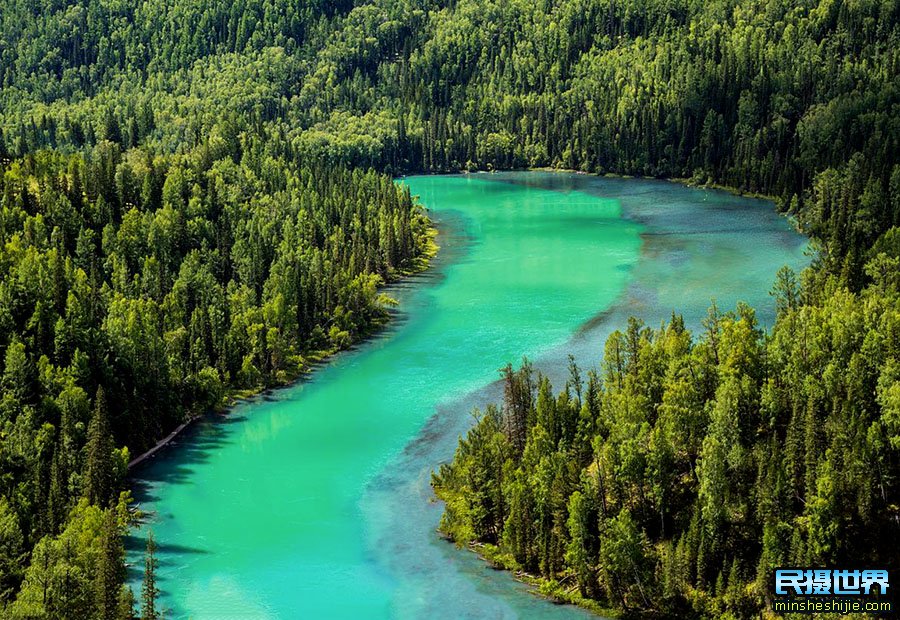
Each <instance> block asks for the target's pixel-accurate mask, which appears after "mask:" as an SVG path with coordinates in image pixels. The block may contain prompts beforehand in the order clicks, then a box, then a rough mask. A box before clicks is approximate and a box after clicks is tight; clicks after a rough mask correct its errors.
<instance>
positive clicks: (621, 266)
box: [128, 172, 807, 620]
mask: <svg viewBox="0 0 900 620" xmlns="http://www.w3.org/2000/svg"><path fill="white" fill-rule="evenodd" d="M400 182H403V183H407V184H408V185H409V186H410V188H411V190H412V193H413V194H418V195H419V196H420V197H421V201H422V204H423V205H424V206H425V207H427V208H428V209H429V213H430V215H431V216H432V218H433V219H434V220H435V221H436V222H437V224H438V226H439V229H440V230H441V234H440V237H439V240H438V242H439V244H440V246H441V250H440V252H439V255H438V257H437V259H436V260H435V261H434V263H433V265H432V267H431V268H430V269H429V270H428V271H427V272H426V273H424V274H421V275H419V276H416V277H414V278H411V279H409V280H407V281H404V282H403V283H401V284H399V285H397V286H394V287H392V288H391V289H390V291H389V294H391V295H392V296H393V297H396V298H397V299H399V301H400V305H399V308H398V310H397V315H396V316H395V318H394V320H393V321H392V322H391V324H390V325H389V326H388V328H387V329H385V330H384V331H383V332H382V333H380V334H378V335H377V336H376V337H375V338H373V339H372V340H370V341H368V342H365V343H363V344H361V345H360V346H358V347H357V348H355V349H354V350H352V351H350V352H347V353H344V354H341V355H339V356H337V357H335V358H334V359H333V360H332V361H331V362H329V363H328V364H327V365H325V366H324V367H323V368H320V369H318V370H316V371H315V372H314V373H313V374H312V375H311V377H310V378H309V379H308V380H305V381H302V382H300V383H298V384H296V385H294V386H292V387H289V388H285V389H281V390H277V391H275V392H272V393H269V394H267V395H265V396H262V397H259V398H256V399H253V400H252V401H249V402H244V403H241V404H240V405H238V406H237V407H235V408H234V410H233V411H232V412H230V413H229V414H228V415H227V416H210V417H209V418H208V419H204V420H203V421H201V422H200V423H198V424H196V425H195V426H194V427H193V428H191V429H190V430H189V431H187V432H186V433H185V434H184V435H182V436H181V437H180V438H179V439H178V441H177V442H176V445H174V446H173V447H172V448H169V449H166V450H164V451H162V452H161V453H159V454H158V455H157V456H156V457H155V458H153V459H150V460H149V461H148V462H147V464H146V465H143V466H141V467H140V468H139V469H138V470H137V471H136V472H134V477H135V480H134V482H135V486H136V487H137V488H136V492H135V497H136V498H137V500H138V502H139V504H140V508H141V509H142V510H143V511H145V512H147V522H146V524H145V525H144V526H143V527H142V528H141V529H140V530H137V531H135V532H134V533H133V536H132V537H131V538H130V540H129V556H128V560H129V563H130V566H131V568H130V570H131V575H130V581H131V584H132V586H133V587H134V588H135V591H136V592H137V593H139V588H140V578H141V571H142V566H143V558H142V553H143V547H144V541H145V540H146V533H147V530H148V529H151V530H152V531H153V533H154V536H155V538H156V541H157V544H158V557H159V560H160V566H159V571H158V579H159V584H158V585H159V587H160V588H161V589H162V591H163V596H162V597H161V601H160V603H161V605H162V606H163V607H164V608H165V609H166V610H167V612H166V617H177V618H187V617H190V618H216V619H220V620H224V619H228V618H242V619H244V618H248V619H250V618H253V619H255V618H291V619H293V618H354V619H357V618H366V619H373V618H429V619H430V618H517V617H522V618H529V619H531V618H563V617H566V618H576V617H577V618H582V617H587V615H586V614H585V613H584V612H581V611H579V610H577V609H574V608H571V607H561V606H555V605H552V604H550V603H548V602H547V601H544V600H542V599H540V598H538V597H536V596H532V595H530V594H528V593H527V588H526V587H525V586H523V585H522V584H520V583H518V582H516V581H515V580H514V579H513V578H512V577H511V576H510V575H508V574H506V573H502V572H497V571H492V570H490V569H489V568H487V566H486V565H485V564H484V563H483V562H481V561H480V560H478V558H477V557H476V556H475V555H474V554H471V553H468V552H466V551H462V550H458V549H456V548H455V547H453V546H452V545H450V544H448V543H446V542H445V541H443V540H442V539H441V538H440V537H439V536H438V534H437V533H436V531H435V530H436V526H437V523H438V520H439V518H440V514H441V509H442V508H441V506H440V504H438V503H436V502H434V501H433V500H432V495H431V491H430V487H429V482H430V472H431V470H432V469H434V468H436V467H437V466H438V465H439V463H440V462H442V461H446V460H449V458H450V457H451V456H452V454H453V450H454V447H455V444H456V440H457V438H458V436H459V435H460V434H461V433H464V432H465V431H466V429H467V428H468V426H469V425H470V424H471V421H472V419H471V417H470V415H469V412H470V411H471V409H472V408H473V407H474V406H483V405H484V404H486V403H487V402H492V401H494V400H496V399H497V397H498V392H497V386H496V383H495V382H496V379H497V378H498V373H497V370H498V369H499V368H500V367H501V366H504V365H505V364H506V363H507V362H513V363H517V362H518V360H520V359H521V358H522V356H523V355H527V356H528V357H529V358H530V359H532V360H534V361H535V362H536V366H537V368H538V369H546V370H547V371H548V372H549V374H550V375H551V379H556V384H557V385H558V386H559V387H561V385H562V382H561V380H560V378H559V377H557V376H555V375H554V374H553V373H554V372H559V371H560V370H564V368H565V363H564V361H563V360H565V356H566V355H567V354H568V353H570V352H571V353H573V354H574V355H575V356H576V357H577V358H578V360H579V363H580V364H582V365H583V366H585V367H590V366H593V365H595V364H596V363H597V362H598V361H599V359H600V357H601V356H602V352H603V341H604V340H605V338H606V336H607V335H608V334H609V333H610V332H611V331H612V330H614V329H617V328H620V327H624V325H625V320H626V319H627V317H628V316H630V315H635V316H637V317H639V318H641V319H643V320H644V321H645V322H646V323H648V324H651V325H653V326H658V325H659V323H660V321H662V320H664V319H668V318H669V317H670V316H671V314H672V312H673V310H674V311H677V312H679V313H682V314H683V315H684V317H685V319H686V322H687V324H688V325H689V326H691V327H694V328H696V327H697V326H698V325H699V322H700V319H701V318H702V316H704V315H705V313H706V309H707V307H708V306H709V304H710V301H711V299H712V298H715V299H716V302H717V304H718V306H719V308H720V309H723V310H727V309H733V308H734V305H735V304H736V303H737V302H738V301H745V302H747V303H749V304H751V305H752V306H754V307H756V308H757V310H758V313H757V316H758V318H759V320H760V323H761V324H763V325H770V324H771V323H772V321H773V303H772V301H771V299H770V297H769V295H768V291H769V290H770V289H771V284H772V282H773V280H774V276H775V273H776V271H777V270H778V268H779V267H781V266H782V265H785V264H788V265H791V266H792V267H794V268H797V269H799V268H802V267H803V266H804V265H805V264H806V262H807V261H806V258H805V256H804V249H805V246H806V242H805V239H804V238H803V237H802V236H801V235H799V234H797V233H796V232H794V231H793V230H792V228H791V226H790V224H789V222H788V221H787V220H785V219H784V218H782V217H780V216H779V215H777V214H776V213H775V210H774V207H773V205H772V204H771V203H768V202H765V201H759V200H751V199H745V198H739V197H735V196H731V195H729V194H726V193H723V192H717V191H707V190H702V189H692V188H687V187H683V186H680V185H676V184H673V183H667V182H663V181H645V180H634V179H606V178H598V177H593V176H587V175H578V174H569V173H553V172H510V173H498V174H476V175H459V176H427V177H425V176H423V177H411V178H406V179H402V180H401V181H400Z"/></svg>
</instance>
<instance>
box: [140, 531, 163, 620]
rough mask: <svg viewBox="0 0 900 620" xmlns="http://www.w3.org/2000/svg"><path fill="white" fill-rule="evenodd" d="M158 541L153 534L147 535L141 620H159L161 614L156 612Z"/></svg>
mask: <svg viewBox="0 0 900 620" xmlns="http://www.w3.org/2000/svg"><path fill="white" fill-rule="evenodd" d="M155 554H156V541H155V540H153V532H148V533H147V552H146V554H145V556H144V583H143V585H142V586H141V620H157V619H158V618H159V617H160V616H159V612H158V611H157V610H156V597H157V596H158V595H159V588H157V587H156V567H157V564H158V560H157V559H156V555H155Z"/></svg>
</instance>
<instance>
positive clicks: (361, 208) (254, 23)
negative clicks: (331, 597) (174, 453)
mask: <svg viewBox="0 0 900 620" xmlns="http://www.w3.org/2000/svg"><path fill="white" fill-rule="evenodd" d="M898 111H900V3H898V2H897V1H896V0H796V1H791V2H789V1H787V0H703V1H701V0H329V1H325V0H305V1H303V2H296V1H287V0H235V1H234V2H215V1H213V0H147V1H144V2H136V1H134V0H39V1H31V0H0V371H2V374H0V616H2V617H10V618H47V619H51V618H52V619H57V618H59V619H69V618H72V619H75V618H77V619H103V620H109V619H114V618H116V619H118V618H131V617H133V616H134V614H135V611H134V601H133V598H134V596H136V595H137V596H141V597H142V598H143V599H144V600H143V604H142V605H141V614H142V617H143V618H147V619H150V618H157V617H159V614H158V612H157V610H156V608H155V607H154V605H153V599H154V597H155V596H156V594H157V588H156V585H155V582H154V577H153V573H154V569H155V562H156V560H155V558H154V550H155V546H154V545H155V543H153V541H152V540H151V541H149V542H148V552H147V565H146V569H145V573H146V578H145V581H144V588H143V590H142V592H141V593H135V594H132V593H131V592H130V590H129V589H128V588H127V587H125V586H124V585H123V583H124V578H125V566H124V550H123V543H122V536H123V534H124V532H125V531H126V530H127V528H128V527H129V526H130V525H131V524H132V523H133V522H134V520H135V519H136V518H138V516H139V515H137V514H136V511H135V510H134V508H133V505H132V502H131V498H130V493H129V491H128V488H127V487H128V483H127V477H126V474H127V468H128V463H129V461H130V460H131V459H132V458H133V457H134V456H135V455H136V454H139V453H141V452H143V451H144V450H146V449H147V448H149V447H151V446H152V445H154V443H155V442H156V441H158V440H159V439H161V438H162V437H164V436H165V435H166V434H168V433H169V432H170V431H172V430H173V429H174V428H175V427H176V426H178V425H179V424H181V423H183V422H185V421H187V420H189V419H190V418H192V417H193V416H195V415H197V414H199V413H201V412H203V411H206V410H209V409H210V408H214V407H217V406H220V405H221V404H222V403H223V401H224V400H225V399H226V398H227V397H228V396H231V395H235V394H239V393H246V392H252V391H257V390H260V389H263V388H265V387H269V386H273V385H279V384H283V383H285V382H288V381H290V380H291V379H293V378H295V377H296V376H298V374H299V373H301V372H303V371H305V370H307V369H308V368H309V366H310V364H311V362H312V361H313V360H315V359H318V358H319V357H320V356H321V355H322V354H324V353H327V352H334V351H337V350H339V349H343V348H347V347H349V346H350V345H351V344H352V343H354V342H357V341H358V340H359V339H360V338H362V337H364V336H365V335H367V334H369V333H370V332H371V331H372V330H373V329H375V328H377V326H378V325H380V324H381V323H382V322H383V321H384V320H385V319H386V317H387V310H386V308H387V307H388V306H389V305H390V304H391V300H390V299H389V298H387V297H386V296H385V295H384V294H383V293H382V292H381V290H380V287H381V285H382V284H384V283H386V282H390V281H392V280H395V279H396V278H398V277H400V276H402V275H403V274H406V273H409V272H411V271H413V270H416V269H421V268H422V267H423V266H424V263H425V262H426V261H427V257H428V255H429V254H430V252H431V251H432V250H433V246H432V245H431V243H430V234H431V233H430V225H429V222H428V219H427V213H426V211H425V210H424V209H423V208H422V206H421V205H419V204H418V203H417V202H416V200H415V198H414V197H412V196H410V194H409V192H408V190H405V189H404V188H403V187H402V186H399V185H397V184H395V183H394V181H393V177H395V176H396V175H399V174H403V173H409V172H448V171H453V172H456V171H459V170H491V169H510V168H528V167H544V166H546V167H557V168H566V169H576V170H581V171H585V172H592V173H615V174H623V175H638V176H649V177H658V178H669V179H679V180H684V181H688V182H693V183H698V184H708V185H720V186H724V187H728V188H731V189H733V190H736V191H741V192H746V193H752V194H758V195H763V196H767V197H771V198H772V199H773V201H774V203H775V204H776V206H777V208H778V209H779V210H781V211H782V212H784V213H785V214H786V215H788V216H790V217H791V218H792V219H793V221H795V222H796V224H797V226H799V227H800V228H801V230H802V231H803V232H804V233H806V234H807V235H809V237H810V239H811V247H812V252H813V254H814V257H813V263H812V266H811V267H810V268H809V269H808V270H806V271H805V272H804V273H801V274H795V273H792V272H790V271H788V270H783V271H782V272H780V273H779V274H777V277H776V275H775V274H773V281H774V284H773V296H774V300H775V303H776V305H777V307H778V319H777V322H776V324H775V326H774V328H773V329H772V330H771V331H769V332H766V331H764V330H762V329H760V327H759V326H758V324H757V322H756V320H755V316H754V311H753V309H751V308H749V307H746V306H739V307H737V308H735V309H724V310H723V309H719V308H716V307H715V306H713V307H712V308H711V309H710V312H709V316H708V317H707V320H706V321H705V323H704V327H703V330H702V331H700V332H698V333H697V334H691V333H690V332H689V331H688V330H687V329H686V328H685V326H684V324H683V321H682V319H681V318H680V317H679V316H678V315H677V313H676V314H673V316H672V318H671V320H670V321H669V322H667V323H666V324H664V325H661V326H645V325H643V324H642V323H641V322H640V321H637V320H633V321H631V322H630V323H629V324H628V325H623V326H621V331H620V332H617V333H615V334H614V335H613V336H612V337H611V338H610V339H609V341H608V342H607V344H606V350H605V351H604V352H598V367H597V368H596V369H594V370H590V371H582V370H581V369H578V368H577V367H575V366H574V365H573V366H572V368H571V369H570V377H571V378H570V380H569V381H568V383H567V384H566V385H565V386H557V387H558V388H562V389H561V391H559V392H555V391H554V388H553V387H552V386H551V385H549V383H548V382H547V381H546V380H545V379H543V378H542V377H541V376H540V375H539V374H538V373H536V372H535V371H533V370H532V369H531V368H530V366H529V364H527V363H525V364H524V365H523V366H522V368H520V369H514V368H513V367H512V366H508V367H507V368H506V369H504V371H503V378H504V382H505V387H506V390H505V398H504V402H503V403H500V404H498V406H497V407H491V408H488V409H487V410H485V411H484V412H482V413H479V422H478V423H477V424H476V426H475V427H474V428H473V430H472V431H471V433H470V434H469V435H468V437H466V438H463V439H461V441H460V444H459V449H458V451H457V454H456V457H455V458H454V460H453V461H452V463H448V464H445V465H444V466H441V467H440V470H439V471H438V472H437V473H436V474H435V478H434V484H435V488H436V492H437V494H438V496H439V497H440V498H441V499H443V500H444V501H445V502H446V513H445V517H444V519H443V521H442V529H443V530H444V531H445V533H446V534H447V535H449V536H450V537H452V538H453V539H454V540H456V541H457V542H458V543H460V544H469V543H472V544H473V545H474V546H477V547H478V548H479V549H481V550H482V552H483V553H485V554H486V555H489V556H490V557H491V558H492V559H493V560H494V561H495V562H497V563H498V564H501V565H504V566H506V567H508V568H511V569H515V570H519V571H523V572H525V573H527V574H530V575H533V576H534V577H535V578H539V579H540V580H541V583H542V586H541V587H542V588H543V589H544V591H545V592H546V593H547V594H549V595H551V596H553V597H556V598H560V599H564V600H575V601H577V602H579V603H581V604H583V605H586V606H588V607H593V608H595V609H601V608H603V609H616V610H620V611H627V612H636V613H638V612H646V613H652V614H673V615H682V616H691V617H693V616H698V615H699V616H705V617H711V618H712V617H725V616H731V617H736V618H738V617H751V616H755V615H758V614H759V613H760V612H761V611H762V610H763V609H764V608H765V607H766V606H767V604H768V600H767V597H768V596H770V594H769V589H768V588H767V583H768V581H767V580H768V579H769V574H770V572H771V570H772V569H773V568H774V567H776V566H780V565H786V564H795V565H847V564H853V565H879V566H881V565H884V566H888V567H890V568H892V569H898V568H900V556H898V553H897V549H900V482H898V476H900V161H898V155H897V153H898V147H900V144H898V143H900V113H898ZM425 206H427V205H425ZM502 363H504V360H498V366H500V365H501V364H502Z"/></svg>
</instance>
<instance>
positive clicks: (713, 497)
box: [433, 287, 900, 617]
mask: <svg viewBox="0 0 900 620" xmlns="http://www.w3.org/2000/svg"><path fill="white" fill-rule="evenodd" d="M898 325H900V297H898V296H897V294H896V292H895V293H894V294H893V295H891V296H885V295H883V294H882V292H881V291H880V290H878V289H877V288H876V287H872V288H870V289H868V290H866V291H864V292H863V293H861V294H854V293H851V292H850V291H848V290H847V289H846V288H840V287H838V288H835V290H834V292H833V293H832V294H831V295H830V296H828V297H826V298H824V299H822V300H819V301H817V303H814V304H803V303H800V302H799V301H795V302H794V303H791V304H786V305H785V306H784V307H783V309H782V312H781V313H780V314H779V317H778V321H777V323H776V325H775V327H774V329H773V331H772V333H771V334H764V333H762V332H761V331H760V330H759V329H758V328H757V326H756V320H755V318H754V315H753V312H752V311H751V310H749V309H748V308H747V307H745V306H739V307H738V309H737V310H736V311H735V312H732V313H727V314H721V313H719V311H718V310H717V309H715V308H713V309H712V310H711V312H710V317H709V319H708V320H707V321H706V331H705V332H704V333H703V334H702V335H701V336H700V337H699V339H697V340H696V341H695V340H693V339H692V337H691V335H690V333H689V332H687V331H686V330H685V329H684V326H683V323H682V321H681V319H680V318H679V317H673V319H672V321H671V322H669V323H668V324H666V325H664V326H663V327H662V328H661V329H659V330H649V329H646V328H643V327H642V326H641V325H640V324H639V323H637V322H635V321H632V322H630V324H629V329H628V331H627V332H626V333H621V332H617V333H615V334H613V335H612V336H611V337H610V338H609V340H608V341H607V346H606V354H605V357H604V361H603V364H602V366H603V367H604V368H606V369H607V370H606V372H605V378H604V379H603V380H602V382H601V383H600V385H598V386H595V387H594V388H593V389H589V390H588V391H587V393H586V396H585V400H584V402H582V404H581V412H580V416H581V420H582V424H583V425H584V426H585V427H587V428H592V429H595V430H594V432H593V433H589V434H579V433H574V434H569V433H565V432H563V433H559V432H557V431H548V430H547V429H559V428H566V426H567V425H568V424H569V422H568V420H570V419H572V418H573V417H574V416H577V415H579V414H578V411H577V409H576V407H577V404H578V403H577V401H576V400H574V399H572V398H571V397H570V395H571V393H572V391H573V389H574V388H575V386H576V384H577V381H578V377H580V373H579V372H578V371H577V369H576V370H573V371H572V372H571V375H572V377H573V378H572V379H571V380H570V382H569V383H568V384H567V386H566V388H565V390H563V391H562V392H560V393H559V395H558V397H556V398H553V397H552V393H551V392H550V388H549V384H548V382H547V380H546V379H545V378H542V377H539V378H538V379H537V381H536V382H532V383H531V385H532V387H531V388H530V389H531V396H530V398H528V397H526V398H523V397H522V396H521V395H517V398H518V399H519V401H520V402H529V403H531V404H530V405H529V409H528V411H526V412H525V413H524V418H525V419H526V420H528V424H527V429H526V434H527V441H526V444H525V447H524V450H523V451H522V453H521V454H520V453H518V452H516V451H514V450H508V451H506V452H505V453H497V452H495V451H494V450H492V449H491V448H490V447H489V444H487V443H486V442H485V441H484V440H483V438H484V437H485V436H492V437H496V439H495V440H494V441H496V442H497V443H500V444H503V443H504V442H505V443H506V445H510V444H511V443H512V441H511V437H512V436H513V435H515V434H516V433H518V430H516V427H515V424H514V423H512V420H511V419H510V418H517V417H518V416H519V415H520V412H517V411H516V409H515V407H513V406H511V403H509V402H506V403H505V404H504V407H503V408H502V409H491V410H490V411H491V412H492V415H490V416H482V417H481V418H480V419H479V420H478V422H477V424H476V425H475V427H474V428H473V429H472V431H470V433H469V435H468V436H467V437H465V438H463V439H461V440H460V446H459V448H458V450H457V453H456V456H455V458H454V460H453V461H452V462H451V463H449V464H447V465H444V466H442V467H441V469H440V472H439V473H438V474H436V475H435V476H434V480H433V482H434V486H435V491H436V493H437V495H438V497H440V498H441V499H444V500H445V501H446V502H447V510H446V511H445V514H444V517H443V520H442V522H441V528H442V530H443V531H444V532H446V533H447V534H448V535H449V536H451V537H452V538H454V539H455V540H457V542H460V543H467V542H470V541H478V542H488V543H493V542H495V541H499V545H500V549H499V551H500V552H501V553H509V554H511V555H512V556H513V557H514V558H515V561H516V563H517V565H518V566H520V567H522V568H524V569H525V570H528V571H530V572H532V573H533V574H535V575H538V576H540V577H542V578H543V579H544V580H545V582H544V583H545V586H546V588H549V590H548V591H553V592H556V590H554V588H553V587H552V584H554V583H562V582H565V581H567V580H572V581H573V583H574V584H576V585H577V589H578V594H579V595H580V597H584V598H589V599H593V600H597V601H603V602H605V603H607V604H614V605H615V606H617V607H618V608H620V609H626V610H627V609H635V608H637V609H643V610H654V611H657V612H663V613H668V614H683V613H691V614H695V615H700V616H704V617H722V616H731V617H752V616H755V615H757V614H758V613H759V612H760V610H762V609H763V608H764V606H765V604H766V597H767V596H769V595H770V593H769V583H770V580H771V571H772V570H773V569H774V568H775V567H777V566H782V565H792V564H793V565H807V564H810V563H811V564H813V565H838V566H841V565H851V564H853V565H869V564H870V565H887V566H895V565H896V560H897V558H896V557H893V556H895V554H894V553H893V550H894V549H896V548H897V545H898V542H900V525H898V523H900V513H898V509H897V506H898V505H900V485H898V478H900V452H898V442H897V427H896V425H895V424H894V417H895V415H894V409H895V407H894V398H893V396H891V394H893V393H894V392H896V386H897V385H898V383H897V382H898V375H897V370H896V369H897V367H898V365H897V360H898V359H900V346H898V342H900V341H898V339H897V338H896V336H897V333H898V332H897V327H898ZM504 372H505V373H507V374H508V373H510V372H512V374H513V376H514V379H513V381H514V382H516V381H518V382H519V385H523V384H524V383H525V381H526V377H530V376H531V374H532V371H531V369H530V368H528V367H526V368H525V369H524V370H521V371H516V372H513V371H509V370H507V371H504ZM508 381H509V379H508ZM529 381H530V380H529ZM875 386H879V387H877V388H876V387H875ZM512 393H513V392H511V391H509V390H507V399H508V398H509V395H510V394H512ZM826 404H827V407H826V406H825V405H826ZM501 411H502V414H501ZM585 418H588V420H587V421H585ZM576 419H577V418H576ZM505 420H506V422H504V421H505ZM498 457H502V458H504V459H505V462H503V463H502V464H500V463H497V462H496V461H497V459H498ZM486 461H490V462H491V463H494V464H493V465H492V466H491V467H484V466H483V465H482V464H483V463H484V462H486ZM498 487H499V488H500V491H499V493H498V491H497V488H498ZM486 495H489V496H492V497H493V496H498V495H499V496H500V497H503V498H506V502H507V504H506V505H507V506H508V509H507V510H508V512H507V514H508V516H507V518H506V520H505V521H504V523H503V528H502V530H501V531H500V532H499V533H498V532H495V531H494V530H492V529H491V530H489V529H485V528H483V527H480V526H479V524H480V523H481V521H480V520H481V519H482V517H483V515H484V514H485V513H484V510H483V508H482V507H483V506H484V503H483V501H478V502H473V501H472V499H473V498H484V497H485V496H486ZM554 596H555V595H554Z"/></svg>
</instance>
